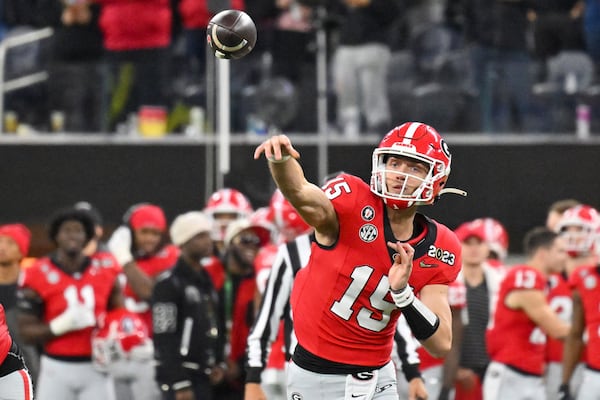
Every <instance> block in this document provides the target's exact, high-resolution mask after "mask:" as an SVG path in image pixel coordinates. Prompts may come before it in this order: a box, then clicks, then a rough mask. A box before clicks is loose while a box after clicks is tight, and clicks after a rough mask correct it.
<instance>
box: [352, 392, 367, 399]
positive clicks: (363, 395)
mask: <svg viewBox="0 0 600 400" xmlns="http://www.w3.org/2000/svg"><path fill="white" fill-rule="evenodd" d="M365 396H366V394H354V393H352V395H351V396H350V397H352V398H353V399H355V398H357V397H365Z"/></svg>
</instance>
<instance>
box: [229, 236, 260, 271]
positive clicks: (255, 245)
mask: <svg viewBox="0 0 600 400" xmlns="http://www.w3.org/2000/svg"><path fill="white" fill-rule="evenodd" d="M230 246H231V251H232V252H233V253H234V255H235V257H236V258H237V259H238V261H239V262H240V263H241V264H243V267H244V268H245V269H252V268H253V267H254V259H255V258H256V255H257V254H258V250H259V249H260V238H259V237H258V235H257V234H256V233H254V231H252V230H251V229H246V230H244V231H242V232H240V234H238V235H237V236H236V237H234V238H233V239H232V240H231V244H230Z"/></svg>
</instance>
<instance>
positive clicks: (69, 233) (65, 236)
mask: <svg viewBox="0 0 600 400" xmlns="http://www.w3.org/2000/svg"><path fill="white" fill-rule="evenodd" d="M86 243H87V237H86V233H85V228H84V226H83V224H82V223H81V222H79V221H75V220H70V221H69V220H67V221H65V222H63V223H62V224H61V226H60V228H59V229H58V232H57V233H56V244H57V246H58V248H59V249H61V250H63V251H64V252H65V253H66V254H67V255H69V256H72V257H73V256H76V255H77V254H79V253H81V251H82V250H83V248H84V246H85V245H86Z"/></svg>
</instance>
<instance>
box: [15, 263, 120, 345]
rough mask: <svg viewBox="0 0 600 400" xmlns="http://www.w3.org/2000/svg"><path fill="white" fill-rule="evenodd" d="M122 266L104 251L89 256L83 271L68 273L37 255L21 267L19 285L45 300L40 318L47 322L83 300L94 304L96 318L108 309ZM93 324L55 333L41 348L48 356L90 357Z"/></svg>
mask: <svg viewBox="0 0 600 400" xmlns="http://www.w3.org/2000/svg"><path fill="white" fill-rule="evenodd" d="M120 270H121V268H120V266H119V265H118V264H117V261H116V260H115V259H114V257H113V256H112V255H111V254H110V253H107V252H103V253H96V254H94V255H93V256H91V257H90V258H89V259H88V264H87V265H86V267H85V268H84V269H83V271H82V272H77V273H74V274H69V273H67V272H65V271H64V270H63V269H62V268H61V267H60V266H59V265H57V264H55V263H54V261H53V260H52V259H51V258H49V257H44V258H41V259H39V260H38V261H37V262H36V263H35V264H34V265H32V266H31V267H30V268H27V269H25V270H23V271H22V275H21V278H20V282H19V284H20V287H21V288H26V289H31V290H33V291H34V292H36V293H37V294H38V296H39V297H40V298H41V300H42V302H43V303H44V307H43V315H42V316H41V317H42V320H43V321H44V322H45V323H49V322H50V321H52V320H53V319H54V318H55V317H57V316H59V315H60V314H62V313H63V312H64V311H65V310H66V309H67V307H68V305H69V304H73V303H77V302H79V303H83V304H85V305H86V306H88V307H93V309H94V314H95V315H96V318H98V316H99V315H100V314H102V313H104V312H105V311H106V309H107V305H108V300H109V298H110V294H111V291H112V289H113V287H114V285H115V279H117V276H118V274H119V272H120ZM93 329H94V328H93V327H90V328H84V329H80V330H77V331H72V332H68V333H66V334H64V335H61V336H58V337H54V338H52V339H50V340H48V341H47V342H46V343H44V352H45V353H46V354H48V355H51V356H63V357H65V356H72V357H90V356H91V354H92V342H91V335H92V330H93Z"/></svg>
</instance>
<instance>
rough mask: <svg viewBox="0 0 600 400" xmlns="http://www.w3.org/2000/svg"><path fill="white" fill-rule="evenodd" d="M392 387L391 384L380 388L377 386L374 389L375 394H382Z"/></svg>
mask: <svg viewBox="0 0 600 400" xmlns="http://www.w3.org/2000/svg"><path fill="white" fill-rule="evenodd" d="M392 386H393V385H392V384H391V383H388V384H387V385H383V386H381V387H379V386H376V387H375V393H381V392H383V391H384V390H386V389H389V388H391V387H392Z"/></svg>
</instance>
